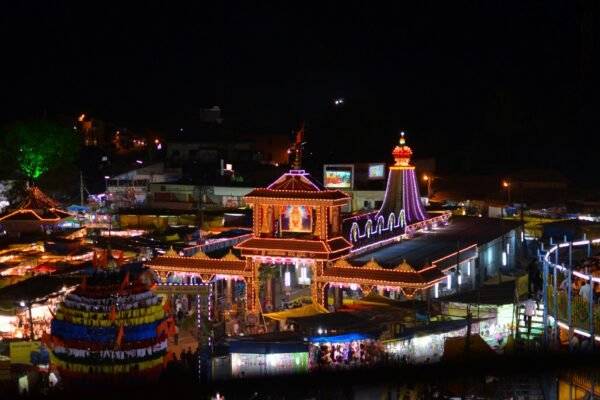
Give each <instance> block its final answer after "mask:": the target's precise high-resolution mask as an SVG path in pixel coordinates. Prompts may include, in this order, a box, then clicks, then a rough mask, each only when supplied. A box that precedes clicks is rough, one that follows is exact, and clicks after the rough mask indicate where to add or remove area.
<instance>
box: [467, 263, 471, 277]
mask: <svg viewBox="0 0 600 400" xmlns="http://www.w3.org/2000/svg"><path fill="white" fill-rule="evenodd" d="M467 276H471V260H469V261H468V262H467Z"/></svg>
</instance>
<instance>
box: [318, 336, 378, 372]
mask: <svg viewBox="0 0 600 400" xmlns="http://www.w3.org/2000/svg"><path fill="white" fill-rule="evenodd" d="M381 353H382V351H381V349H378V348H377V343H376V342H375V341H373V340H362V341H358V340H356V341H351V342H346V343H323V344H315V346H313V349H312V360H311V361H312V366H316V367H317V368H327V367H329V368H343V367H356V366H361V365H370V364H374V363H377V362H378V361H379V354H381Z"/></svg>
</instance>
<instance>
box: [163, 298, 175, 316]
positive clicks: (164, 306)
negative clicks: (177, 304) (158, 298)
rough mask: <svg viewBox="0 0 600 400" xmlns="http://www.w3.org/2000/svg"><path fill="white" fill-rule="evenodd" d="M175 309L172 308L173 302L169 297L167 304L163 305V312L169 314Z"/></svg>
mask: <svg viewBox="0 0 600 400" xmlns="http://www.w3.org/2000/svg"><path fill="white" fill-rule="evenodd" d="M172 308H173V307H171V302H170V301H169V298H168V297H167V300H166V301H165V304H163V310H165V313H167V314H168V313H169V311H171V309H172Z"/></svg>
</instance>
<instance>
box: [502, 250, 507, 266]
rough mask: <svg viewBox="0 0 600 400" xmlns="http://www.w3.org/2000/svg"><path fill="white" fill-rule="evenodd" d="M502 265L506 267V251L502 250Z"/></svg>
mask: <svg viewBox="0 0 600 400" xmlns="http://www.w3.org/2000/svg"><path fill="white" fill-rule="evenodd" d="M502 266H503V267H506V252H505V251H503V252H502Z"/></svg>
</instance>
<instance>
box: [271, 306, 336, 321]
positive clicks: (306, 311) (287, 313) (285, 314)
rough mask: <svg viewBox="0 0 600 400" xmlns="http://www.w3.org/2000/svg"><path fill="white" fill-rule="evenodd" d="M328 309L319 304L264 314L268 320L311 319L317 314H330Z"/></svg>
mask: <svg viewBox="0 0 600 400" xmlns="http://www.w3.org/2000/svg"><path fill="white" fill-rule="evenodd" d="M328 312H329V311H327V309H326V308H325V307H323V306H320V305H318V304H307V305H305V306H302V307H298V308H293V309H291V310H284V311H278V312H274V313H269V314H264V316H265V317H266V318H271V319H274V320H276V321H284V320H286V319H288V318H302V317H311V316H313V315H317V314H325V313H328Z"/></svg>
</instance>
